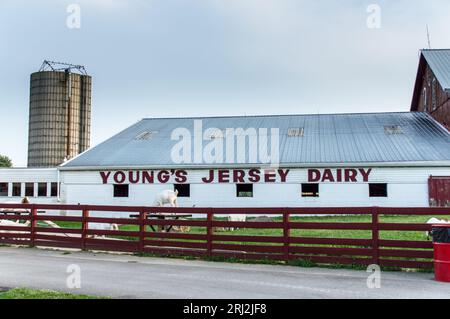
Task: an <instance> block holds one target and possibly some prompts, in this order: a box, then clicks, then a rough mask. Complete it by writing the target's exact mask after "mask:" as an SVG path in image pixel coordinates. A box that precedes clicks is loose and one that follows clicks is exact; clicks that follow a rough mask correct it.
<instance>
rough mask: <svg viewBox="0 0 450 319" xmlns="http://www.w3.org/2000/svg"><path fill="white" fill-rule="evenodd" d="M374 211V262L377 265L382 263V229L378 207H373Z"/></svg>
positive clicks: (372, 211) (372, 210)
mask: <svg viewBox="0 0 450 319" xmlns="http://www.w3.org/2000/svg"><path fill="white" fill-rule="evenodd" d="M371 213H372V263H373V264H375V265H379V264H380V248H379V240H380V231H379V229H378V223H379V219H380V217H379V215H378V209H377V207H372V208H371Z"/></svg>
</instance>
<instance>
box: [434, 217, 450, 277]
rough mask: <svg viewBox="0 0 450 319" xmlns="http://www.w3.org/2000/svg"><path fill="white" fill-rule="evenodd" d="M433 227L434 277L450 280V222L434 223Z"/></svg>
mask: <svg viewBox="0 0 450 319" xmlns="http://www.w3.org/2000/svg"><path fill="white" fill-rule="evenodd" d="M432 228H433V231H432V235H433V248H434V277H435V278H436V280H437V281H443V282H450V224H440V225H432ZM443 231H444V232H443ZM438 232H439V234H437V233H438Z"/></svg>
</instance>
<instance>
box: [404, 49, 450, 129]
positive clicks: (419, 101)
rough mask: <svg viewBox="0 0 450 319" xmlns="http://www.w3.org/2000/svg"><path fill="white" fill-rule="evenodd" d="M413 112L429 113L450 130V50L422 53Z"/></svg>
mask: <svg viewBox="0 0 450 319" xmlns="http://www.w3.org/2000/svg"><path fill="white" fill-rule="evenodd" d="M411 111H418V112H427V113H429V114H430V115H431V116H432V117H433V118H435V119H436V120H437V121H438V122H439V123H441V124H442V125H443V126H445V127H446V128H447V129H448V130H450V49H447V50H444V49H441V50H422V51H421V54H420V61H419V68H418V71H417V78H416V84H415V87H414V94H413V99H412V103H411Z"/></svg>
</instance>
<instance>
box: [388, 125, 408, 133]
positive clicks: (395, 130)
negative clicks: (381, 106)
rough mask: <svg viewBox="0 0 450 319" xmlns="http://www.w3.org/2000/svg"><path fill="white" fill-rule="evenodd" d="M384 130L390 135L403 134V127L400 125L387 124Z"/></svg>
mask: <svg viewBox="0 0 450 319" xmlns="http://www.w3.org/2000/svg"><path fill="white" fill-rule="evenodd" d="M384 132H385V133H386V134H388V135H394V134H403V129H402V127H401V126H400V125H387V126H385V127H384Z"/></svg>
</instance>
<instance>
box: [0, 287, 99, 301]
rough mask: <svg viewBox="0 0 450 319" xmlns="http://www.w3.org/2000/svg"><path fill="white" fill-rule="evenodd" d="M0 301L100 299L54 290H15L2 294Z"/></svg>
mask: <svg viewBox="0 0 450 319" xmlns="http://www.w3.org/2000/svg"><path fill="white" fill-rule="evenodd" d="M0 299H99V297H94V296H88V295H77V294H69V293H65V292H58V291H53V290H35V289H28V288H14V289H11V290H8V291H5V292H0Z"/></svg>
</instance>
